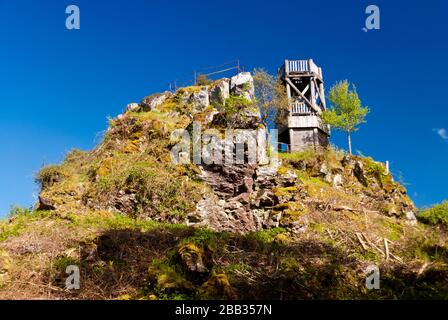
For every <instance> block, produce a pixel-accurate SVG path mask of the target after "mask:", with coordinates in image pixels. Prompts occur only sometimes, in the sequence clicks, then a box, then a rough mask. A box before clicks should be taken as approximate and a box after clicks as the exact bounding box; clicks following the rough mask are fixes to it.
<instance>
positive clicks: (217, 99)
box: [210, 78, 230, 106]
mask: <svg viewBox="0 0 448 320" xmlns="http://www.w3.org/2000/svg"><path fill="white" fill-rule="evenodd" d="M229 97H230V80H229V79H226V78H224V79H221V80H218V81H215V82H214V83H213V85H212V86H211V88H210V103H211V104H212V105H214V106H224V103H225V101H226V99H228V98H229Z"/></svg>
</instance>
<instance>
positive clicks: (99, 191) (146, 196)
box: [89, 162, 201, 218]
mask: <svg viewBox="0 0 448 320" xmlns="http://www.w3.org/2000/svg"><path fill="white" fill-rule="evenodd" d="M92 192H93V193H92ZM120 193H121V194H123V193H124V194H128V195H129V194H134V195H135V205H134V206H133V207H132V208H130V207H129V208H123V209H125V211H126V213H128V214H131V215H133V216H142V215H144V216H147V215H148V213H149V216H159V215H161V216H174V217H178V218H179V217H183V216H184V214H185V213H188V212H190V211H192V210H193V209H194V208H195V203H196V201H198V200H199V197H200V195H201V189H200V187H199V186H198V185H197V184H195V183H194V182H193V181H191V180H190V179H182V178H181V177H179V176H177V175H176V174H173V173H170V172H168V171H165V170H163V169H162V168H155V167H153V166H151V165H150V164H149V163H147V162H144V163H136V164H133V165H132V166H130V167H128V168H125V169H122V170H119V171H118V172H113V173H111V174H109V175H107V176H104V177H101V178H100V179H99V181H98V182H96V183H94V185H93V190H91V193H90V194H89V197H92V198H97V200H99V202H106V203H107V202H110V201H114V199H117V194H120Z"/></svg>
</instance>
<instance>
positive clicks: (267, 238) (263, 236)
mask: <svg viewBox="0 0 448 320" xmlns="http://www.w3.org/2000/svg"><path fill="white" fill-rule="evenodd" d="M285 232H286V229H284V228H273V229H267V230H261V231H257V232H252V233H249V234H248V235H247V238H248V239H252V240H255V241H257V242H260V243H263V244H269V243H272V242H273V241H274V239H275V237H276V236H277V235H279V234H281V233H285Z"/></svg>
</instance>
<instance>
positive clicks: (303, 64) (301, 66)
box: [288, 60, 310, 72]
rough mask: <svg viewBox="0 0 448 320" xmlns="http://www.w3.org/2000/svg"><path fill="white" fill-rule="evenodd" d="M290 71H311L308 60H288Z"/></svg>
mask: <svg viewBox="0 0 448 320" xmlns="http://www.w3.org/2000/svg"><path fill="white" fill-rule="evenodd" d="M288 70H289V72H309V71H310V66H309V63H308V60H288Z"/></svg>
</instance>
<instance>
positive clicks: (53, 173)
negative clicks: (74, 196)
mask: <svg viewBox="0 0 448 320" xmlns="http://www.w3.org/2000/svg"><path fill="white" fill-rule="evenodd" d="M64 177H66V174H65V172H64V170H63V168H62V166H59V165H51V166H47V167H44V168H42V169H41V170H40V171H39V172H38V173H37V175H36V177H35V181H36V183H38V184H39V185H40V186H41V188H42V189H46V188H49V187H52V186H53V185H54V184H56V183H59V182H61V181H62V179H63V178H64Z"/></svg>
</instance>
